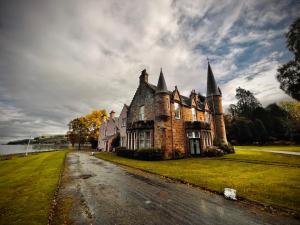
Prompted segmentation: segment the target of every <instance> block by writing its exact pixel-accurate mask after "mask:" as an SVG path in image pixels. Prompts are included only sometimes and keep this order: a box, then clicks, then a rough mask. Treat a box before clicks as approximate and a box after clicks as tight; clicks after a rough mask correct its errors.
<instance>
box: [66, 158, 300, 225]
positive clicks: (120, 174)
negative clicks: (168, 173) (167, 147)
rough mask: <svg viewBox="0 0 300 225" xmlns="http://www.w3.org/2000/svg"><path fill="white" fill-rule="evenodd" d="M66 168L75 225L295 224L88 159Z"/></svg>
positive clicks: (71, 162)
mask: <svg viewBox="0 0 300 225" xmlns="http://www.w3.org/2000/svg"><path fill="white" fill-rule="evenodd" d="M67 166H68V168H67V173H68V176H69V177H70V181H69V182H68V183H67V185H66V186H65V187H64V188H62V189H61V191H62V192H66V193H68V194H71V195H72V197H73V199H74V201H73V206H72V209H71V211H70V218H71V220H72V221H74V224H103V225H110V224H118V225H119V224H134V225H136V224H163V225H168V224H172V225H175V224H180V225H183V224H193V225H195V224H209V225H213V224H222V225H224V224H230V225H233V224H238V225H242V224H285V225H287V224H299V221H296V220H294V219H292V218H285V217H283V216H276V215H271V214H269V213H266V212H262V211H260V210H257V209H253V207H248V206H247V205H245V204H243V203H239V202H233V201H229V200H226V199H224V198H223V197H222V196H219V195H216V194H213V193H210V192H206V191H202V190H199V189H198V188H194V187H191V186H187V185H184V184H179V183H175V182H172V181H168V180H166V179H162V178H160V177H158V176H155V175H150V174H146V173H142V172H133V171H132V170H131V169H127V168H123V167H120V166H117V165H114V164H112V163H110V162H106V161H103V160H101V159H97V158H95V157H94V156H90V155H89V154H87V153H79V152H76V153H70V154H68V157H67Z"/></svg>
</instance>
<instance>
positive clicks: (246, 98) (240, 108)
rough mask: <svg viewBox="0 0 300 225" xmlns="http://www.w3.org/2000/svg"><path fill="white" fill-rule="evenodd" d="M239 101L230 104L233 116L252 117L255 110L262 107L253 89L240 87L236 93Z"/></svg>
mask: <svg viewBox="0 0 300 225" xmlns="http://www.w3.org/2000/svg"><path fill="white" fill-rule="evenodd" d="M235 97H236V98H237V100H238V102H237V104H236V105H233V104H232V105H230V111H231V113H233V114H232V115H233V116H239V117H246V118H251V117H252V116H253V111H254V110H255V109H257V108H258V107H261V104H260V102H259V101H258V100H257V99H256V98H255V97H254V94H253V93H252V92H251V91H248V90H245V89H243V88H240V87H238V88H237V89H236V95H235Z"/></svg>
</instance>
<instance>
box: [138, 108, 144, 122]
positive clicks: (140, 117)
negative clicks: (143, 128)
mask: <svg viewBox="0 0 300 225" xmlns="http://www.w3.org/2000/svg"><path fill="white" fill-rule="evenodd" d="M144 113H145V107H144V106H141V107H140V114H139V119H140V120H144V119H145V114H144Z"/></svg>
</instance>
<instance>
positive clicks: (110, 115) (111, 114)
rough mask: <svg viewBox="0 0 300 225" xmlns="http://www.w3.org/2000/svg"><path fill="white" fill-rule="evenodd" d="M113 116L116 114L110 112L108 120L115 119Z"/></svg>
mask: <svg viewBox="0 0 300 225" xmlns="http://www.w3.org/2000/svg"><path fill="white" fill-rule="evenodd" d="M115 114H116V113H115V111H113V110H112V111H111V112H110V113H109V118H110V119H114V118H115Z"/></svg>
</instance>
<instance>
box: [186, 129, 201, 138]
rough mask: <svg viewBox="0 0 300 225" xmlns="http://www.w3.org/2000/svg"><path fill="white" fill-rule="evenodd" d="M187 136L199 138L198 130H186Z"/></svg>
mask: <svg viewBox="0 0 300 225" xmlns="http://www.w3.org/2000/svg"><path fill="white" fill-rule="evenodd" d="M187 137H188V138H200V132H199V131H197V130H195V131H188V132H187Z"/></svg>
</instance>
